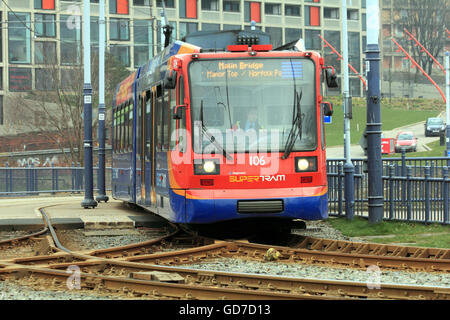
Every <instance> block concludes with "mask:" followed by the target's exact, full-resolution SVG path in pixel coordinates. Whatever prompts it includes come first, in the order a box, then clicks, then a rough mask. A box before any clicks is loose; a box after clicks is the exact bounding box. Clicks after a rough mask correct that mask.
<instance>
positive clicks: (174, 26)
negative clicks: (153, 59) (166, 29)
mask: <svg viewBox="0 0 450 320" xmlns="http://www.w3.org/2000/svg"><path fill="white" fill-rule="evenodd" d="M169 25H170V26H172V34H171V36H170V40H169V43H172V42H174V41H175V40H177V23H176V22H175V21H169ZM180 25H181V22H180ZM156 30H158V32H156V52H157V53H159V52H160V51H161V46H163V45H164V42H165V39H166V38H165V37H164V40H161V32H159V30H161V20H157V22H156Z"/></svg>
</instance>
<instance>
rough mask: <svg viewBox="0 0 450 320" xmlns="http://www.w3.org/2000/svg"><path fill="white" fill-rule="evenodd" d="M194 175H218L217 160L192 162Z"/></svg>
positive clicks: (218, 166)
mask: <svg viewBox="0 0 450 320" xmlns="http://www.w3.org/2000/svg"><path fill="white" fill-rule="evenodd" d="M194 173H195V174H219V173H220V165H219V161H218V160H215V159H214V160H212V159H208V160H194Z"/></svg>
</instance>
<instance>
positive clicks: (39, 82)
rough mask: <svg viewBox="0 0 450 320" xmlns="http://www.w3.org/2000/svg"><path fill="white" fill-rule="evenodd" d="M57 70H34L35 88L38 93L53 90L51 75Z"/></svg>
mask: <svg viewBox="0 0 450 320" xmlns="http://www.w3.org/2000/svg"><path fill="white" fill-rule="evenodd" d="M56 71H57V69H36V70H35V78H36V80H35V87H36V90H40V91H51V90H54V89H55V85H54V77H53V73H54V72H56Z"/></svg>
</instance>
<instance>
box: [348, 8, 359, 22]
mask: <svg viewBox="0 0 450 320" xmlns="http://www.w3.org/2000/svg"><path fill="white" fill-rule="evenodd" d="M347 19H348V20H359V10H357V9H348V10H347Z"/></svg>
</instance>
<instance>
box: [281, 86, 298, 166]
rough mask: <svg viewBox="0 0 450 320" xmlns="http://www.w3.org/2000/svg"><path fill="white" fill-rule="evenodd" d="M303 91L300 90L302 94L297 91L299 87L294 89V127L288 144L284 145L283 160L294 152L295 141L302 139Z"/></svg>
mask: <svg viewBox="0 0 450 320" xmlns="http://www.w3.org/2000/svg"><path fill="white" fill-rule="evenodd" d="M302 96H303V91H300V94H299V93H298V92H297V89H294V105H293V110H292V127H291V130H290V131H289V136H288V138H287V140H286V144H285V145H284V153H283V156H282V157H281V159H282V160H286V159H287V158H288V157H289V155H290V154H291V152H292V149H293V148H294V145H295V141H297V139H302V122H303V115H302V108H301V104H300V101H301V100H302Z"/></svg>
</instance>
